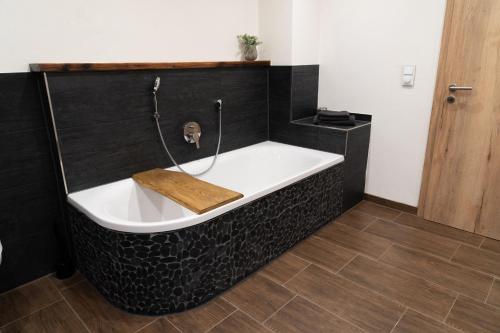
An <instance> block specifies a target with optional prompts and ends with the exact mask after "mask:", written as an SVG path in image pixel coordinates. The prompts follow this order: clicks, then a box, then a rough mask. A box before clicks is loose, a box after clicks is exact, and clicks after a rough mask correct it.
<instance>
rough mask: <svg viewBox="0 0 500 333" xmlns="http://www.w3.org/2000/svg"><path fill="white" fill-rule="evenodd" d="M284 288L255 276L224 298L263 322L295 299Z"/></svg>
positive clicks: (240, 284)
mask: <svg viewBox="0 0 500 333" xmlns="http://www.w3.org/2000/svg"><path fill="white" fill-rule="evenodd" d="M293 296H294V294H293V293H292V292H290V291H289V290H287V289H286V288H284V287H283V286H281V285H279V284H277V283H275V282H273V281H271V280H270V279H268V278H266V277H265V276H263V275H260V274H254V275H252V276H250V277H249V278H248V279H246V280H244V281H242V282H240V283H239V284H237V285H236V286H235V287H233V288H231V289H229V290H228V291H227V292H226V293H224V294H223V297H224V298H225V299H226V300H228V301H229V302H231V303H232V304H234V305H235V306H237V307H238V308H239V309H241V310H242V311H244V312H246V313H247V314H249V315H250V316H252V317H253V318H255V319H257V320H258V321H260V322H263V321H264V320H266V319H267V318H269V316H271V315H272V314H273V313H274V312H276V310H278V309H279V308H280V307H282V306H283V305H285V304H286V303H287V302H288V301H289V300H291V299H292V298H293Z"/></svg>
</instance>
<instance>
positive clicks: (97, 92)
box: [49, 68, 268, 192]
mask: <svg viewBox="0 0 500 333" xmlns="http://www.w3.org/2000/svg"><path fill="white" fill-rule="evenodd" d="M156 76H160V78H161V85H160V90H159V93H158V105H159V112H160V115H161V118H160V124H161V128H162V131H163V133H164V136H165V139H166V142H167V144H168V146H169V148H170V150H171V152H172V154H173V156H174V158H175V159H176V160H177V162H178V163H184V162H188V161H192V160H196V159H200V158H203V157H207V156H211V155H213V154H214V153H215V150H216V147H217V139H218V127H219V120H218V112H217V111H216V109H215V107H214V103H215V101H216V100H217V99H218V98H222V99H223V101H224V103H223V114H222V130H223V136H222V143H221V152H226V151H229V150H233V149H238V148H241V147H244V146H248V145H251V144H255V143H259V142H262V141H265V140H268V92H267V79H268V69H267V68H239V69H190V70H163V71H133V72H132V71H131V72H100V73H96V72H94V73H58V74H50V75H49V86H50V91H51V97H52V104H53V109H54V115H55V119H56V126H57V129H58V135H59V139H60V142H61V150H62V159H63V163H64V167H65V175H66V180H67V183H68V190H69V191H70V192H73V191H78V190H82V189H85V188H89V187H93V186H97V185H101V184H104V183H109V182H112V181H116V180H119V179H124V178H128V177H130V176H131V175H132V174H133V173H136V172H140V171H144V170H148V169H151V168H154V167H163V168H164V167H169V166H172V163H171V162H170V160H169V159H168V157H167V155H166V153H165V152H164V150H163V147H162V146H161V142H160V140H159V137H158V133H157V129H156V124H155V122H154V119H153V117H152V115H153V101H152V93H151V90H152V85H153V81H154V79H155V77H156ZM187 121H197V122H199V123H200V125H201V130H202V135H201V147H200V149H199V150H197V149H196V147H195V146H194V145H190V144H187V143H186V142H185V141H184V138H183V132H182V131H183V130H182V126H183V125H184V123H186V122H187Z"/></svg>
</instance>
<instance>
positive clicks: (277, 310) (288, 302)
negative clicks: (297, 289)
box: [262, 293, 298, 327]
mask: <svg viewBox="0 0 500 333" xmlns="http://www.w3.org/2000/svg"><path fill="white" fill-rule="evenodd" d="M294 294H295V295H293V297H292V298H290V299H289V300H288V301H287V302H286V303H285V304H283V305H282V306H280V307H279V308H278V309H276V311H274V312H273V313H271V314H270V315H269V316H268V317H267V318H266V319H264V320H263V321H262V325H264V326H266V322H267V321H268V320H269V319H271V318H272V317H274V315H275V314H277V313H278V312H280V311H281V310H282V309H283V308H284V307H285V306H287V305H288V304H290V303H291V302H292V301H293V300H294V299H295V298H297V296H298V294H297V293H294ZM266 327H267V326H266Z"/></svg>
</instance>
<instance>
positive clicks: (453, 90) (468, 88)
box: [448, 83, 472, 92]
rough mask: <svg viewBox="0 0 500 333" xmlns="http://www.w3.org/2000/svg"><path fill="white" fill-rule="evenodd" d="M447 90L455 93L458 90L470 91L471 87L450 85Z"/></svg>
mask: <svg viewBox="0 0 500 333" xmlns="http://www.w3.org/2000/svg"><path fill="white" fill-rule="evenodd" d="M448 89H449V90H450V91H451V92H455V91H458V90H472V87H458V86H457V85H456V84H454V83H453V84H450V86H449V87H448Z"/></svg>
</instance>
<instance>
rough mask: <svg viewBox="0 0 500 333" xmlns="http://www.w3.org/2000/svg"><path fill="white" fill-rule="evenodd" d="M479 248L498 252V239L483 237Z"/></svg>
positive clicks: (499, 242)
mask: <svg viewBox="0 0 500 333" xmlns="http://www.w3.org/2000/svg"><path fill="white" fill-rule="evenodd" d="M481 248H482V249H484V250H488V251H492V252H496V253H499V254H500V241H497V240H494V239H491V238H485V240H484V242H483V244H482V245H481Z"/></svg>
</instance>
